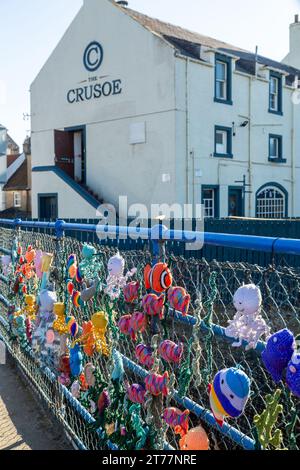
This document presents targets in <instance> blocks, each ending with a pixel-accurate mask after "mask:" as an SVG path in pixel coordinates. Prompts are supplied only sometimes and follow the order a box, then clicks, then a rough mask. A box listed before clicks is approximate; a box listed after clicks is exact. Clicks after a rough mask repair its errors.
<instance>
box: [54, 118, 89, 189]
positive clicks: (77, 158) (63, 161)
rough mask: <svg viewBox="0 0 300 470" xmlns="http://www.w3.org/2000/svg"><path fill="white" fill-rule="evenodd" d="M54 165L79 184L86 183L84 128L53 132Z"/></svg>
mask: <svg viewBox="0 0 300 470" xmlns="http://www.w3.org/2000/svg"><path fill="white" fill-rule="evenodd" d="M54 140H55V165H56V166H58V167H59V168H60V169H61V170H63V171H64V172H65V173H67V175H69V176H70V177H71V178H72V179H74V180H75V181H76V182H77V183H79V184H84V183H85V182H86V162H85V126H78V127H72V128H66V129H65V130H63V131H60V130H55V131H54Z"/></svg>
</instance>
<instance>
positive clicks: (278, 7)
mask: <svg viewBox="0 0 300 470" xmlns="http://www.w3.org/2000/svg"><path fill="white" fill-rule="evenodd" d="M99 1H100V2H101V1H105V0H99ZM82 3H83V0H26V1H24V0H0V17H1V47H0V123H1V124H4V125H5V126H6V127H7V128H8V129H9V132H10V133H11V135H12V137H13V138H15V140H16V141H17V142H18V143H19V144H21V143H22V142H23V140H24V138H25V136H26V132H27V131H28V130H29V129H30V122H29V121H24V120H23V113H28V114H29V113H30V107H29V87H30V84H31V82H32V81H33V79H34V78H35V76H36V75H37V73H38V72H39V70H40V69H41V67H42V66H43V64H44V63H45V61H46V60H47V58H48V56H49V55H50V53H51V51H52V50H53V49H54V47H55V46H56V44H57V43H58V41H59V39H60V38H61V37H62V35H63V33H64V32H65V30H66V28H67V27H68V25H69V24H70V22H71V21H72V19H73V18H74V16H75V15H76V13H77V12H78V10H79V9H80V7H81V5H82ZM129 6H130V7H131V8H132V9H135V10H139V11H142V12H144V13H146V14H148V15H150V16H155V17H157V18H160V19H162V20H165V21H168V22H170V23H174V24H178V25H180V26H183V27H186V28H188V29H191V30H193V31H198V32H200V33H202V34H206V35H209V36H212V37H215V38H217V39H221V40H224V41H226V42H229V43H232V44H235V45H237V46H240V47H243V48H245V49H248V50H253V51H254V50H255V46H256V45H258V46H259V53H260V54H262V55H266V56H269V57H271V58H273V59H277V60H282V58H283V57H284V56H285V55H286V54H287V52H288V43H289V29H288V26H289V23H291V22H292V21H293V18H294V14H295V13H300V0H248V1H246V0H226V1H225V0H209V1H207V0H129ZM58 73H59V71H58Z"/></svg>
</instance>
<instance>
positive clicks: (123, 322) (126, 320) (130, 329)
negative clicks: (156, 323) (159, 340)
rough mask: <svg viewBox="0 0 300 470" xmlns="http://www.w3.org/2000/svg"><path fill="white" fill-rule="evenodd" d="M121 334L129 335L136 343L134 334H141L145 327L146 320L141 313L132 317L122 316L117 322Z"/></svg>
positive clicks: (136, 313)
mask: <svg viewBox="0 0 300 470" xmlns="http://www.w3.org/2000/svg"><path fill="white" fill-rule="evenodd" d="M118 326H119V328H120V331H121V333H123V334H124V335H129V336H130V337H131V339H132V340H133V341H136V338H137V336H136V334H137V333H138V332H140V333H143V332H144V331H145V329H146V327H147V318H146V316H145V314H144V313H142V312H135V313H134V314H133V315H124V316H123V317H121V318H120V320H119V322H118Z"/></svg>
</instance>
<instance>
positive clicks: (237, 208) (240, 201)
mask: <svg viewBox="0 0 300 470" xmlns="http://www.w3.org/2000/svg"><path fill="white" fill-rule="evenodd" d="M243 194H244V193H243V188H239V187H234V186H230V187H229V188H228V215H229V217H244V215H245V209H244V196H243Z"/></svg>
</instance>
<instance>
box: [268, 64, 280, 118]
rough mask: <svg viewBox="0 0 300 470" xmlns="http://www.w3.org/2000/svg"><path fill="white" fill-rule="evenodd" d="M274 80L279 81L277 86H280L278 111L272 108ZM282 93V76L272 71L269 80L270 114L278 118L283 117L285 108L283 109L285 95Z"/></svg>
mask: <svg viewBox="0 0 300 470" xmlns="http://www.w3.org/2000/svg"><path fill="white" fill-rule="evenodd" d="M274 78H275V79H276V80H277V86H278V90H277V109H273V108H271V97H272V93H271V88H272V79H274ZM282 91H283V80H282V75H281V74H280V73H278V72H274V71H270V78H269V113H271V114H277V115H278V116H283V108H282V104H283V100H282V95H283V93H282Z"/></svg>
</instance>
